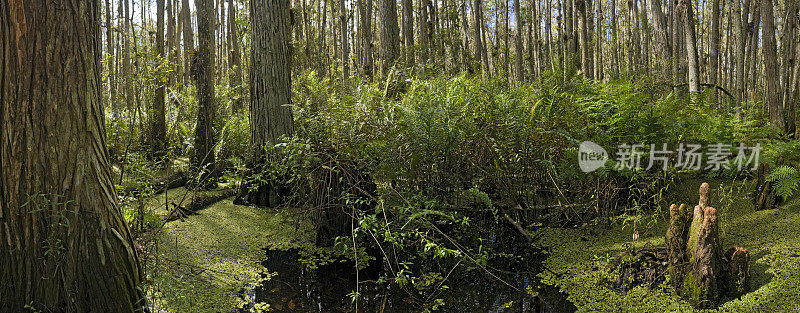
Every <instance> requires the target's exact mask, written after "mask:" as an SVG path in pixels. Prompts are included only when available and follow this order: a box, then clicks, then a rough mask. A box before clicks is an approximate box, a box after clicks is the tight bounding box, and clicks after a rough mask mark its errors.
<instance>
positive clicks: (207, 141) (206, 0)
mask: <svg viewBox="0 0 800 313" xmlns="http://www.w3.org/2000/svg"><path fill="white" fill-rule="evenodd" d="M195 5H196V10H197V53H196V54H195V56H194V58H193V59H192V69H191V72H192V76H193V77H194V80H195V84H197V125H196V126H195V130H194V136H195V138H194V149H195V151H194V156H193V159H192V164H193V166H195V167H197V169H199V170H201V171H202V174H203V175H201V179H200V180H201V181H202V182H208V183H211V181H209V179H208V178H210V177H211V176H209V174H211V173H215V167H214V166H215V157H214V145H215V142H216V139H215V134H214V116H215V115H216V111H217V108H216V103H215V98H214V69H215V65H214V64H215V62H214V46H215V45H214V16H215V15H214V0H195Z"/></svg>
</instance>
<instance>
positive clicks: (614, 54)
mask: <svg viewBox="0 0 800 313" xmlns="http://www.w3.org/2000/svg"><path fill="white" fill-rule="evenodd" d="M610 10H611V58H612V59H611V78H612V79H617V78H619V51H617V44H618V43H619V42H618V41H617V0H611V9H610Z"/></svg>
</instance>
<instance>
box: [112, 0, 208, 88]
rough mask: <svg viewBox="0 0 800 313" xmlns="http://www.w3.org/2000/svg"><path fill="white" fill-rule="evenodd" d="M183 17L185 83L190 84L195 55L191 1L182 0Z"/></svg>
mask: <svg viewBox="0 0 800 313" xmlns="http://www.w3.org/2000/svg"><path fill="white" fill-rule="evenodd" d="M125 1H127V0H125ZM181 16H182V19H183V68H184V75H185V76H184V81H186V82H187V83H188V82H189V81H191V73H190V72H191V63H192V57H193V55H194V30H193V29H192V8H191V7H190V6H189V0H182V2H181Z"/></svg>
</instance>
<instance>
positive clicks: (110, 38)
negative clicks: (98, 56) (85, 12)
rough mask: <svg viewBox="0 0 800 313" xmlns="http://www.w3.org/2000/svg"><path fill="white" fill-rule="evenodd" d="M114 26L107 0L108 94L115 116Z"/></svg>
mask: <svg viewBox="0 0 800 313" xmlns="http://www.w3.org/2000/svg"><path fill="white" fill-rule="evenodd" d="M113 29H114V27H113V25H111V2H110V1H109V0H106V51H107V52H108V59H107V61H106V68H107V71H108V72H107V74H108V94H109V98H108V100H109V103H110V104H111V112H112V113H113V114H114V116H116V115H117V113H119V105H118V104H117V85H116V78H117V74H116V72H115V71H114V66H115V62H114V60H115V59H114V32H113Z"/></svg>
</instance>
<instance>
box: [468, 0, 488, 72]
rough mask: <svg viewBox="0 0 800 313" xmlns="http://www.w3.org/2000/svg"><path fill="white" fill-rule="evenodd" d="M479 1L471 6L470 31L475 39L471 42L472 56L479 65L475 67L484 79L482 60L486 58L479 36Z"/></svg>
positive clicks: (480, 18) (484, 66) (485, 70)
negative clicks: (478, 68)
mask: <svg viewBox="0 0 800 313" xmlns="http://www.w3.org/2000/svg"><path fill="white" fill-rule="evenodd" d="M481 6H482V4H481V0H475V1H474V2H473V5H472V10H471V11H472V29H473V32H474V37H475V39H474V40H473V41H472V50H473V51H472V54H473V55H474V56H475V61H476V62H478V63H479V65H476V67H478V66H479V67H480V69H481V76H482V77H483V78H486V77H487V76H488V75H487V74H488V73H487V68H486V65H485V64H484V62H483V60H484V59H485V58H486V57H485V56H484V55H483V43H482V36H481V24H482V22H481V20H482V19H483V17H482V16H481Z"/></svg>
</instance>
